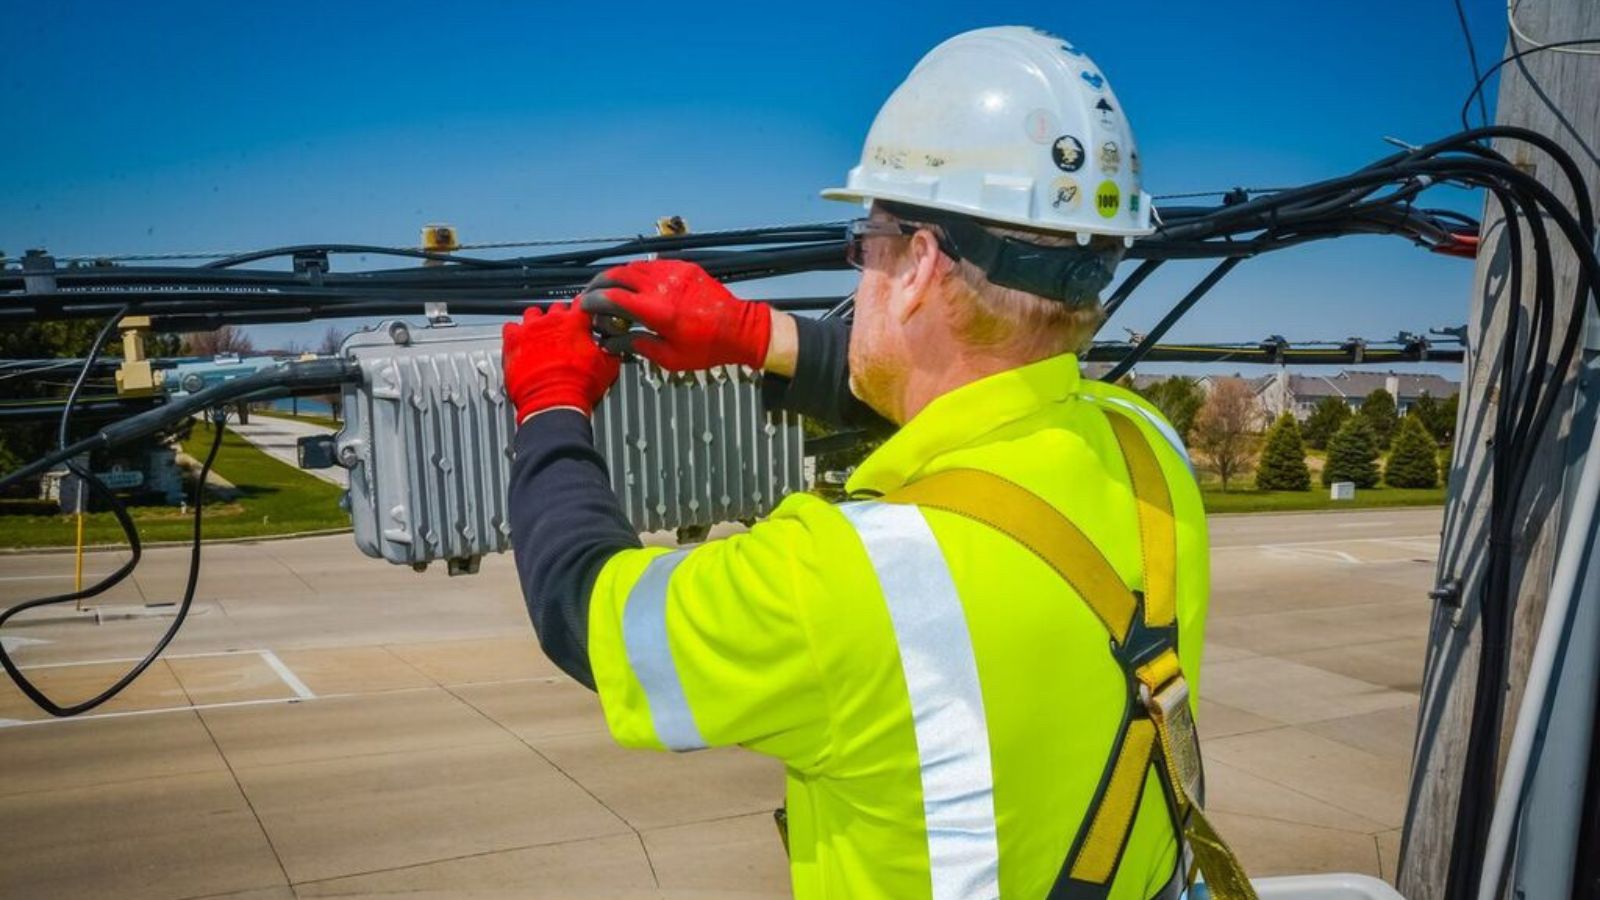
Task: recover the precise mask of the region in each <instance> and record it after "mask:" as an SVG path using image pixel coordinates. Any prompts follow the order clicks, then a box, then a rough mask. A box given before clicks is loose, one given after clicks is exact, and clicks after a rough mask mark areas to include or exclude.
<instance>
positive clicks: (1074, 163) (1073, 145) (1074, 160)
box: [1050, 134, 1083, 172]
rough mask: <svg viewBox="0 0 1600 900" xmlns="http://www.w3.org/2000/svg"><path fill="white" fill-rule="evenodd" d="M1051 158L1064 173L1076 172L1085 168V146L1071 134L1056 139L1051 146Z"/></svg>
mask: <svg viewBox="0 0 1600 900" xmlns="http://www.w3.org/2000/svg"><path fill="white" fill-rule="evenodd" d="M1050 158H1051V159H1053V160H1055V161H1056V168H1058V169H1060V170H1061V171H1063V172H1076V171H1078V170H1079V169H1081V168H1083V144H1082V143H1081V142H1080V141H1079V140H1078V139H1077V138H1075V137H1073V136H1072V135H1070V134H1063V135H1062V136H1060V137H1058V138H1056V142H1055V143H1054V144H1052V145H1051V146H1050Z"/></svg>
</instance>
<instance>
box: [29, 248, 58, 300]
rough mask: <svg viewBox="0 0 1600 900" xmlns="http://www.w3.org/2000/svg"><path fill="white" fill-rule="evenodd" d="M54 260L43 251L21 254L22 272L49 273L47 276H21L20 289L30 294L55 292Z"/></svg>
mask: <svg viewBox="0 0 1600 900" xmlns="http://www.w3.org/2000/svg"><path fill="white" fill-rule="evenodd" d="M55 269H56V258H55V257H53V256H51V255H50V254H49V253H46V252H45V251H43V250H29V251H27V252H25V253H23V254H22V271H23V272H49V273H51V274H49V275H23V276H22V289H23V290H24V291H26V292H27V293H30V294H53V293H55V290H56V276H55V274H54V273H55Z"/></svg>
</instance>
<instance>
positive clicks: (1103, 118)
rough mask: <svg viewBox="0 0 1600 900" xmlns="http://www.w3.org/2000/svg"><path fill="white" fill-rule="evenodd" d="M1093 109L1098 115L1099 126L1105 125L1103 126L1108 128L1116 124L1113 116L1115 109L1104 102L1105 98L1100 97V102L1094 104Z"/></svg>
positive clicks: (1107, 102)
mask: <svg viewBox="0 0 1600 900" xmlns="http://www.w3.org/2000/svg"><path fill="white" fill-rule="evenodd" d="M1094 108H1095V110H1096V111H1098V112H1099V113H1100V124H1101V125H1105V126H1108V127H1109V126H1112V125H1115V124H1117V120H1116V118H1115V116H1114V114H1115V113H1116V111H1117V110H1116V107H1114V106H1112V105H1111V103H1110V101H1108V100H1106V98H1104V97H1101V98H1100V102H1099V103H1096V104H1095V105H1094Z"/></svg>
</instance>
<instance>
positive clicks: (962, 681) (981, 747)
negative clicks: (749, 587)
mask: <svg viewBox="0 0 1600 900" xmlns="http://www.w3.org/2000/svg"><path fill="white" fill-rule="evenodd" d="M839 509H840V511H841V512H843V513H844V516H845V518H846V519H848V520H849V521H850V524H852V525H854V526H855V529H856V533H857V534H858V535H860V537H861V543H862V544H863V545H864V546H865V547H866V550H867V558H868V559H869V560H870V561H871V562H872V568H873V571H874V572H875V573H877V576H878V584H879V587H880V588H881V589H882V591H883V598H884V601H885V602H886V603H887V604H888V607H889V618H890V620H891V621H892V622H893V624H894V634H895V640H896V641H897V642H898V643H899V647H900V665H901V668H902V669H903V670H904V672H905V679H906V688H907V691H908V692H909V693H910V695H911V721H912V725H913V727H914V729H915V731H916V737H917V756H918V759H919V763H920V766H921V770H922V807H923V816H924V819H925V821H926V823H927V829H928V860H929V863H930V869H931V873H930V874H931V875H932V879H933V897H934V900H946V898H958V897H959V898H966V897H997V896H999V894H1000V842H999V839H998V837H997V835H996V832H995V820H994V771H993V769H992V768H991V767H990V763H989V726H988V722H987V720H986V719H985V718H984V714H983V692H982V691H981V690H980V689H979V686H978V664H977V660H976V659H975V658H974V656H973V652H972V638H971V636H970V635H969V634H968V632H967V619H966V614H965V612H964V611H963V609H962V607H961V597H960V595H959V594H957V593H956V586H955V582H954V581H953V580H952V579H951V577H950V569H949V567H948V566H947V565H946V564H945V560H944V555H943V554H942V553H940V551H939V544H938V542H937V541H936V540H935V539H934V536H933V531H932V530H931V529H930V528H929V527H928V520H927V519H926V518H924V517H923V515H922V511H921V510H919V509H917V508H916V507H915V506H902V505H897V504H889V503H847V504H844V505H842V506H840V507H839Z"/></svg>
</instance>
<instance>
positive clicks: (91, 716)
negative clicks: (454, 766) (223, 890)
mask: <svg viewBox="0 0 1600 900" xmlns="http://www.w3.org/2000/svg"><path fill="white" fill-rule="evenodd" d="M191 655H192V656H223V655H225V654H221V653H196V654H191ZM551 680H552V679H551V676H546V675H541V676H538V677H535V678H507V679H506V680H504V681H475V682H473V683H472V686H473V687H491V686H494V685H500V684H531V683H533V682H549V681H551ZM422 691H445V692H446V693H449V691H448V690H446V689H445V688H442V687H440V686H439V685H436V684H430V685H428V686H426V687H411V688H395V689H394V690H389V691H353V692H349V693H344V694H314V695H312V696H310V697H268V698H265V699H261V700H226V701H222V702H219V703H197V704H191V705H189V706H161V707H157V708H155V709H126V710H120V711H118V712H108V713H88V714H85V715H81V716H71V717H69V718H65V719H58V718H55V717H53V716H52V717H51V718H48V719H0V730H4V729H7V728H32V727H42V726H45V725H70V724H72V723H73V722H92V721H95V720H97V719H126V718H128V717H130V716H155V715H162V714H164V713H181V712H203V711H205V710H208V709H233V708H234V707H240V706H271V705H273V704H275V703H277V704H287V703H315V702H317V701H320V700H348V699H351V698H353V697H379V696H385V695H388V694H415V693H419V692H422Z"/></svg>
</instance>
